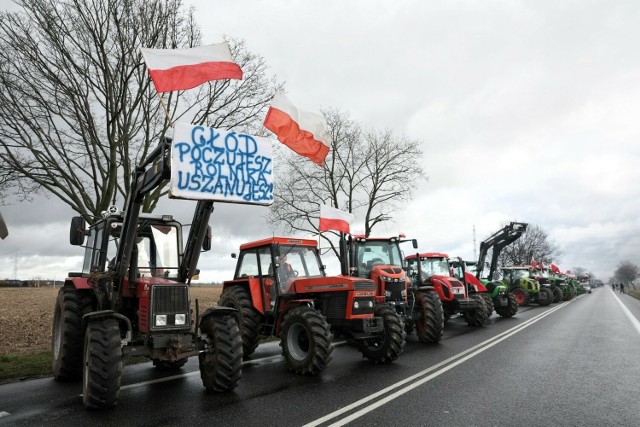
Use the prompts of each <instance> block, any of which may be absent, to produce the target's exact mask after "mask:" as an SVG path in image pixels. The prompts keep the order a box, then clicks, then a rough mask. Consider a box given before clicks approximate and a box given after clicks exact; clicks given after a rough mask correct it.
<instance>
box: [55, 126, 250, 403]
mask: <svg viewBox="0 0 640 427" xmlns="http://www.w3.org/2000/svg"><path fill="white" fill-rule="evenodd" d="M170 159H171V140H170V139H169V138H165V139H163V140H162V141H161V143H160V144H159V145H158V146H157V147H156V149H154V150H153V151H152V153H151V154H150V155H149V156H148V157H147V158H146V159H145V160H144V161H143V162H142V163H141V164H140V165H139V166H138V167H137V168H136V170H135V174H134V178H133V181H132V183H131V187H130V192H129V194H128V196H127V200H126V201H125V209H124V211H119V210H118V209H117V208H116V207H113V206H112V207H111V208H109V210H108V211H107V212H105V213H104V214H103V216H102V217H101V218H99V219H96V220H95V221H94V223H93V224H92V225H91V226H90V227H89V228H87V224H86V220H85V219H84V218H83V217H74V218H73V219H72V220H71V229H70V238H69V240H70V243H71V244H72V245H78V246H83V245H84V248H85V255H84V262H83V267H82V271H80V272H71V273H69V277H68V278H67V279H66V280H65V282H64V286H63V287H62V288H61V289H60V291H59V293H58V297H57V299H56V303H55V309H54V320H53V334H52V344H51V347H52V369H53V376H54V378H55V379H56V380H58V381H70V380H76V379H80V378H82V380H83V381H82V399H83V404H84V406H85V407H86V408H87V409H101V408H108V407H113V406H115V405H116V404H117V402H118V398H119V393H120V384H121V376H122V370H123V363H124V360H125V359H126V358H127V357H128V356H143V357H147V358H149V359H151V360H152V361H153V364H154V365H155V366H156V367H157V368H158V369H162V370H167V369H169V370H173V369H179V368H180V367H182V366H183V365H184V364H185V363H186V362H187V359H188V358H189V357H191V356H198V358H199V363H200V374H201V377H202V382H203V384H204V386H205V388H206V389H207V391H210V392H221V391H227V390H232V389H234V388H235V387H236V386H237V385H238V382H239V380H240V378H241V376H242V341H241V337H240V330H239V327H238V324H237V322H236V316H237V313H236V312H235V310H233V309H231V308H224V307H215V308H209V309H207V310H206V311H205V312H204V313H202V314H200V313H199V307H198V301H197V300H196V301H195V308H196V313H195V319H194V316H193V312H192V310H191V300H190V296H189V286H190V284H191V279H192V278H193V277H194V276H195V275H197V274H198V273H199V270H198V269H197V268H196V266H197V263H198V259H199V256H200V252H201V250H208V249H210V247H211V237H210V233H211V229H210V227H209V225H208V221H209V218H210V216H211V213H212V211H213V202H211V201H202V200H201V201H198V202H197V206H196V209H195V213H194V216H193V221H192V224H191V229H190V231H189V235H188V237H187V240H186V242H185V244H184V246H183V237H182V225H181V224H180V223H179V222H178V221H176V220H174V219H173V217H172V215H151V214H145V213H141V212H140V211H141V207H142V202H143V199H144V196H145V194H148V193H149V192H150V191H152V190H153V189H156V188H157V187H158V186H159V185H160V184H161V183H162V182H163V181H164V180H165V179H168V178H169V176H170V168H171V163H170ZM85 238H88V240H87V243H86V245H85V244H84V242H85Z"/></svg>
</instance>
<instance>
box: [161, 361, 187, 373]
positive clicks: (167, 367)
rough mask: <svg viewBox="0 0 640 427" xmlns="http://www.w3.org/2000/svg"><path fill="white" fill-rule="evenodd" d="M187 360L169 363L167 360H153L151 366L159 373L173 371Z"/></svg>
mask: <svg viewBox="0 0 640 427" xmlns="http://www.w3.org/2000/svg"><path fill="white" fill-rule="evenodd" d="M188 360H189V359H180V360H175V361H173V362H170V361H168V360H154V361H153V366H155V367H156V368H157V369H158V370H159V371H175V370H178V369H180V368H182V367H183V366H184V365H185V364H186V363H187V361H188Z"/></svg>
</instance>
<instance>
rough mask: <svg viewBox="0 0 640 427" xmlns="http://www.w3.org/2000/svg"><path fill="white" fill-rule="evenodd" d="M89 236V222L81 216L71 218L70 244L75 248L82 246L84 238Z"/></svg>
mask: <svg viewBox="0 0 640 427" xmlns="http://www.w3.org/2000/svg"><path fill="white" fill-rule="evenodd" d="M86 234H87V222H86V221H85V220H84V218H83V217H81V216H74V217H73V218H71V227H70V228H69V243H71V244H72V245H74V246H82V244H83V243H84V236H85V235H86Z"/></svg>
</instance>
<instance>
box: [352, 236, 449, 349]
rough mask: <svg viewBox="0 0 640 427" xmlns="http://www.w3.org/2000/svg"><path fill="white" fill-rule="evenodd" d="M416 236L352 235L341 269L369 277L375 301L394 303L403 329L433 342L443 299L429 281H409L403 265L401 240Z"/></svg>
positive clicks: (439, 335)
mask: <svg viewBox="0 0 640 427" xmlns="http://www.w3.org/2000/svg"><path fill="white" fill-rule="evenodd" d="M409 241H411V242H412V244H413V247H414V248H417V247H418V244H417V242H416V240H415V239H413V240H407V239H404V235H400V236H398V237H377V238H373V237H364V236H353V237H352V238H350V239H349V240H348V242H347V244H348V248H346V251H344V252H345V253H348V254H349V255H348V257H347V260H348V262H349V264H348V265H346V264H344V263H343V272H344V271H349V272H350V273H351V275H353V276H357V277H364V278H371V279H372V280H373V282H374V284H375V285H376V299H377V300H378V303H384V304H388V305H389V306H391V307H393V308H394V309H395V310H396V312H397V313H398V315H399V316H400V318H401V319H402V320H403V322H404V327H405V331H406V332H408V333H411V332H413V331H414V330H415V331H416V335H417V336H418V339H419V340H420V341H421V342H430V343H436V342H439V341H440V339H441V338H442V334H443V331H444V317H443V311H442V303H441V301H440V298H439V297H438V294H437V293H436V292H435V289H434V288H433V286H431V285H430V284H429V283H426V282H425V283H418V282H417V281H414V282H411V281H410V280H409V278H408V276H407V273H406V271H405V269H404V268H403V255H402V251H401V250H400V244H401V243H403V242H409Z"/></svg>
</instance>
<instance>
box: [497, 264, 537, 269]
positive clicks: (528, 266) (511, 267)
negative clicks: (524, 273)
mask: <svg viewBox="0 0 640 427" xmlns="http://www.w3.org/2000/svg"><path fill="white" fill-rule="evenodd" d="M502 269H503V270H531V266H530V265H510V266H508V267H502Z"/></svg>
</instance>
